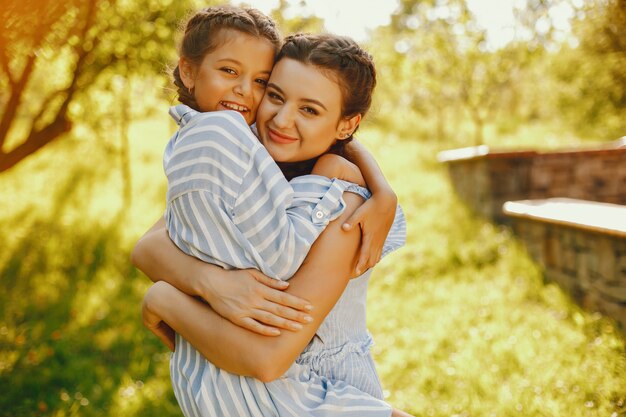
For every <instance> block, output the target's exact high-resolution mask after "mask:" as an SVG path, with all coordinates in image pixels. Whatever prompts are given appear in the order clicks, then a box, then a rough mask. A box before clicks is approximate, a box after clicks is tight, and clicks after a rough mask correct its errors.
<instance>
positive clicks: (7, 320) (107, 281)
mask: <svg viewBox="0 0 626 417" xmlns="http://www.w3.org/2000/svg"><path fill="white" fill-rule="evenodd" d="M76 174H77V175H71V176H70V177H69V178H70V179H69V180H68V181H67V183H66V184H64V186H63V187H61V188H60V189H59V192H58V193H57V195H56V198H55V199H54V204H53V206H52V207H51V208H50V209H47V210H42V209H41V208H39V209H38V210H31V209H29V210H24V211H23V212H21V213H20V214H19V215H18V216H17V217H14V218H12V219H8V220H3V221H2V224H1V226H2V227H1V229H0V230H1V231H0V238H1V239H2V240H3V241H11V242H13V244H12V245H10V247H9V250H8V251H7V252H5V253H4V254H2V257H1V258H0V277H1V282H2V287H3V291H2V292H0V320H1V321H0V416H12V417H19V416H36V415H84V416H92V415H94V416H95V415H109V414H110V413H111V410H112V409H114V408H118V409H119V408H120V407H122V406H123V404H121V403H124V402H125V401H128V397H129V396H134V397H135V406H134V408H133V410H132V415H155V414H156V415H168V413H169V415H179V412H178V411H177V409H176V407H175V406H174V405H175V400H174V398H173V394H172V392H171V389H169V381H168V375H167V372H164V371H163V370H164V369H166V367H167V364H166V362H167V355H164V354H163V352H164V351H165V349H164V348H163V347H162V346H160V345H159V343H158V342H157V341H156V339H155V338H153V337H152V336H151V335H150V333H149V332H147V331H146V330H144V329H143V327H142V325H141V317H140V302H141V297H142V293H143V290H144V289H145V288H146V287H147V284H148V281H147V280H146V279H145V278H144V277H143V276H140V274H139V273H138V272H137V271H136V270H135V269H134V268H133V267H132V266H131V265H130V263H129V260H128V259H129V254H128V253H127V252H125V251H122V250H120V249H119V246H120V231H121V230H122V228H123V227H124V226H125V223H127V222H128V220H126V219H124V217H123V216H122V215H117V216H112V217H111V220H110V221H108V222H107V224H106V225H105V226H99V225H93V224H84V223H83V222H81V219H76V220H75V221H63V222H59V221H56V219H60V218H61V217H62V215H63V213H64V212H65V211H66V210H68V209H69V208H70V205H71V204H75V202H76V201H77V199H76V198H72V193H74V191H73V190H77V189H79V185H80V183H81V182H84V181H90V180H91V179H90V178H89V176H85V175H80V174H81V173H80V172H77V173H76ZM82 185H84V184H82ZM80 188H83V189H84V187H80ZM87 188H90V187H87ZM74 197H76V196H74ZM16 222H19V229H20V233H19V235H18V236H17V237H16V236H15V235H12V232H13V230H12V226H13V225H16V224H17V223H16ZM154 378H156V379H159V380H160V381H161V382H162V383H160V384H157V386H159V387H162V388H160V389H157V390H153V391H152V392H151V393H150V395H143V396H142V394H141V390H142V389H143V388H144V387H146V386H147V384H148V382H149V381H150V380H151V379H154ZM129 386H130V387H133V390H130V391H129V389H128V387H129ZM138 397H141V401H137V398H138ZM156 410H159V411H158V412H156ZM127 411H128V412H130V410H127ZM164 411H167V412H164ZM155 412H156V413H155ZM114 414H115V413H114ZM125 415H130V414H128V413H126V414H125Z"/></svg>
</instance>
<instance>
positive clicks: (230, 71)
mask: <svg viewBox="0 0 626 417" xmlns="http://www.w3.org/2000/svg"><path fill="white" fill-rule="evenodd" d="M220 71H224V72H227V73H228V74H232V75H237V71H235V70H234V69H232V68H228V67H224V68H220Z"/></svg>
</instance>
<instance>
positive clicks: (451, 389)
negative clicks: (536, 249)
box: [0, 120, 626, 417]
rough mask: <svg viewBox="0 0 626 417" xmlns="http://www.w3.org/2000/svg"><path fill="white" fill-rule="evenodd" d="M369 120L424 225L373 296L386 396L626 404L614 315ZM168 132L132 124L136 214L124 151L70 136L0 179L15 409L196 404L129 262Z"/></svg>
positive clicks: (530, 406) (10, 409)
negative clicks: (557, 281) (149, 320)
mask: <svg viewBox="0 0 626 417" xmlns="http://www.w3.org/2000/svg"><path fill="white" fill-rule="evenodd" d="M365 127H366V129H364V131H363V140H364V142H365V143H366V144H367V145H368V147H370V148H371V149H372V150H373V152H374V153H375V155H376V156H377V158H378V159H379V162H380V163H381V165H382V166H383V168H384V170H385V172H386V174H387V176H388V178H389V180H390V182H391V183H392V185H393V186H394V188H395V189H396V191H397V193H398V196H399V198H400V202H401V204H402V206H403V207H404V210H405V213H406V214H407V218H408V227H409V234H408V241H407V245H406V246H405V247H404V248H402V249H401V250H400V251H398V252H397V253H395V254H392V255H390V256H389V257H388V258H387V259H385V260H383V262H382V263H381V264H380V266H379V267H377V269H376V271H375V273H374V275H373V278H372V284H371V289H370V292H369V299H368V309H369V310H368V311H369V313H368V314H369V315H368V321H369V324H370V329H371V332H372V333H373V335H374V338H375V340H376V345H375V347H374V351H373V353H374V356H375V359H376V361H377V363H378V369H379V373H380V376H381V379H382V381H383V384H384V388H385V392H386V395H388V400H389V401H390V402H391V403H392V404H393V405H394V406H396V407H399V408H402V409H404V410H406V411H408V412H411V413H414V414H415V415H420V416H422V415H423V416H513V415H515V416H603V417H604V416H615V417H618V416H624V415H626V405H625V404H624V401H626V378H625V377H624V376H625V375H626V355H625V348H624V347H625V345H624V339H623V337H622V335H621V334H620V333H619V332H618V330H617V327H616V326H615V324H614V323H613V322H612V321H611V320H609V319H608V318H606V317H603V316H601V315H598V314H594V313H591V312H586V311H583V310H581V309H579V308H578V307H577V306H576V305H574V304H573V303H572V302H571V300H569V299H568V297H567V296H565V295H564V294H563V292H562V291H561V290H560V289H559V288H558V287H556V286H555V285H553V284H544V283H543V282H542V279H541V274H540V271H539V270H538V268H537V266H536V265H535V264H534V263H533V262H532V261H531V260H530V259H529V257H528V256H527V254H526V253H525V252H524V249H523V247H522V246H521V245H520V244H519V243H518V242H516V240H515V238H514V236H512V235H511V234H510V232H509V231H508V230H507V229H503V228H500V227H497V226H494V225H492V224H490V223H488V222H486V221H484V220H482V219H480V218H477V217H475V216H473V215H472V214H471V213H470V212H469V211H468V210H466V209H465V208H464V206H463V205H462V204H460V203H459V201H458V200H457V199H456V197H455V195H454V193H453V192H452V189H451V187H450V185H449V183H448V181H447V178H446V174H445V170H444V168H443V167H442V166H440V165H439V164H438V163H437V162H436V153H437V151H438V150H440V149H441V148H442V145H435V144H427V143H421V142H412V141H410V140H409V138H407V137H398V136H395V135H394V134H390V133H389V132H385V134H383V132H382V131H378V130H376V127H375V126H371V125H370V126H365ZM171 129H172V126H171V125H169V124H168V123H167V122H164V121H162V120H147V121H142V122H137V123H135V124H134V125H133V128H132V130H131V143H132V147H131V158H132V178H133V182H132V191H133V193H132V201H131V203H130V208H128V207H127V206H128V204H129V203H128V202H125V201H124V197H123V195H124V193H123V182H122V175H121V170H120V169H119V166H120V162H119V155H118V154H117V153H116V151H115V147H114V145H111V144H109V145H108V146H104V145H102V144H96V143H94V142H92V141H89V140H81V139H77V138H76V139H71V140H65V141H61V142H58V143H55V144H53V145H50V146H49V149H46V150H44V151H43V152H41V153H40V154H38V155H35V156H33V157H31V158H29V159H28V160H26V161H25V162H23V163H22V164H20V165H19V166H17V167H16V168H14V169H13V170H11V171H10V172H7V173H4V174H1V175H0V189H2V215H1V216H2V217H1V218H0V224H1V226H2V227H1V228H0V231H1V232H0V233H1V234H2V236H1V238H2V241H3V249H4V250H3V251H1V252H0V277H1V279H2V286H3V288H4V291H3V292H2V293H1V294H0V416H7V417H8V416H11V417H20V416H44V415H45V416H57V417H60V416H118V415H123V416H145V417H147V416H180V415H181V414H180V411H179V410H178V407H177V405H176V402H175V399H174V396H173V393H172V390H171V387H170V382H169V375H168V374H169V372H168V354H167V351H166V349H165V348H164V347H163V346H161V345H160V344H159V343H158V342H157V340H156V338H154V337H152V335H151V334H150V333H149V332H148V331H146V330H144V329H143V328H142V326H141V321H140V312H139V305H140V300H141V297H142V294H143V292H144V291H145V289H146V288H147V286H148V285H149V281H148V279H147V278H145V277H144V276H143V275H142V274H140V273H138V272H137V271H136V270H135V269H134V268H133V267H132V266H130V264H129V261H128V257H129V252H130V249H131V248H132V245H133V243H134V242H135V241H136V240H137V238H138V237H139V236H140V235H141V233H142V232H143V231H145V230H146V229H147V228H148V227H149V226H151V225H152V223H153V222H154V221H156V219H157V218H158V217H159V215H160V214H161V213H162V211H163V207H164V194H165V180H164V177H163V174H162V169H161V163H160V154H161V151H162V149H163V147H164V145H165V143H166V141H167V138H168V136H169V133H170V132H171ZM536 134H537V132H536V131H533V135H536ZM77 136H78V137H80V136H81V135H78V134H77ZM521 142H523V143H527V142H529V143H532V140H528V139H526V138H522V140H521Z"/></svg>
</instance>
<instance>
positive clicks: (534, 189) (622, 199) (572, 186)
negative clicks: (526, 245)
mask: <svg viewBox="0 0 626 417" xmlns="http://www.w3.org/2000/svg"><path fill="white" fill-rule="evenodd" d="M439 160H440V161H441V162H444V163H446V165H447V167H448V172H449V174H450V179H451V181H452V184H453V185H454V188H455V190H456V192H457V193H458V194H459V196H460V197H461V198H462V199H463V200H464V201H465V202H466V203H467V204H468V205H469V206H470V207H471V208H472V209H473V210H474V211H475V212H477V213H479V214H481V215H483V216H485V217H486V218H488V219H491V220H495V221H496V222H501V223H508V222H509V219H508V218H507V217H506V216H504V215H503V214H502V205H503V204H504V203H505V202H506V201H511V200H523V199H528V198H532V199H539V198H549V197H571V198H578V199H583V200H591V201H601V202H607V203H615V204H623V205H626V138H622V139H620V140H617V141H615V142H612V143H609V144H608V145H606V146H602V147H598V148H593V149H579V150H561V151H555V152H535V151H515V152H502V151H492V150H490V149H489V148H487V147H486V146H480V147H475V148H464V149H457V150H452V151H444V152H441V153H440V154H439Z"/></svg>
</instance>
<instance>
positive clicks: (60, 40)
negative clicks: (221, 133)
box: [0, 0, 192, 172]
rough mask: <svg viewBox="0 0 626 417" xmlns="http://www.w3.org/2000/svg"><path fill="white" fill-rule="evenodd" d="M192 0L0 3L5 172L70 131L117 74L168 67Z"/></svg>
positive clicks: (0, 139) (0, 157)
mask: <svg viewBox="0 0 626 417" xmlns="http://www.w3.org/2000/svg"><path fill="white" fill-rule="evenodd" d="M190 3H191V0H187V1H176V2H172V1H171V0H137V1H123V0H65V1H61V2H60V1H57V0H8V1H5V2H4V4H3V7H2V8H1V9H0V19H1V20H2V23H0V112H1V116H0V172H3V171H6V170H8V169H10V168H11V167H13V166H15V165H16V164H18V163H19V162H21V161H22V160H24V159H25V158H26V157H28V156H29V155H32V154H33V153H35V152H37V151H39V150H40V149H42V148H43V147H45V146H46V145H48V144H49V143H51V142H52V141H54V140H56V139H58V138H60V137H63V136H64V134H66V133H67V132H69V131H70V129H71V128H72V125H73V123H74V122H76V121H77V120H80V121H81V122H89V120H90V119H91V120H93V119H94V118H95V117H96V115H94V114H93V113H92V110H95V109H91V108H90V109H88V110H87V109H85V108H84V106H81V105H80V103H81V102H85V101H86V100H88V99H89V98H90V96H93V94H94V92H95V91H96V89H97V88H102V87H103V86H104V85H106V84H107V83H108V80H111V79H112V77H113V76H114V75H120V74H121V76H123V77H130V76H132V74H151V75H155V74H156V75H158V74H162V72H163V71H162V70H163V67H164V65H165V64H166V63H167V62H168V61H170V60H171V59H172V58H173V53H174V45H175V42H174V34H175V30H176V27H177V23H178V22H179V21H180V19H181V18H182V16H183V15H184V13H185V12H186V11H187V10H188V9H190V8H192V5H191V4H190Z"/></svg>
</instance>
